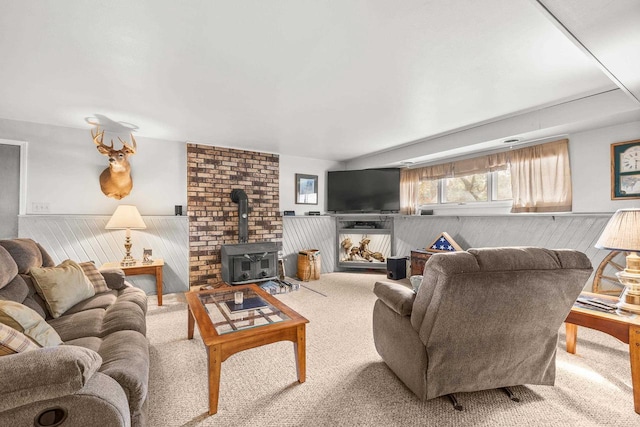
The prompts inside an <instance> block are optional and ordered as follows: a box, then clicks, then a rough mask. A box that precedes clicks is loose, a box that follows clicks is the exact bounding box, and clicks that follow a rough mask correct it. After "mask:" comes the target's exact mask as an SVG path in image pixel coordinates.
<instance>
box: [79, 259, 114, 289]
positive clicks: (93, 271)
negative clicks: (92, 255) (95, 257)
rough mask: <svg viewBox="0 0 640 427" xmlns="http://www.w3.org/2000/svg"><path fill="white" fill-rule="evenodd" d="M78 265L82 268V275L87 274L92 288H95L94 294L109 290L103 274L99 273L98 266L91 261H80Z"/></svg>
mask: <svg viewBox="0 0 640 427" xmlns="http://www.w3.org/2000/svg"><path fill="white" fill-rule="evenodd" d="M78 265H79V266H80V267H81V268H82V271H84V275H85V276H87V278H88V279H89V281H90V282H91V284H92V285H93V289H95V291H96V294H101V293H102V292H108V291H109V287H108V286H107V282H106V281H105V280H104V276H103V275H102V273H100V271H99V270H98V267H96V265H95V264H94V263H93V261H87V262H81V263H80V264H78Z"/></svg>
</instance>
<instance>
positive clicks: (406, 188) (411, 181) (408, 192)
mask: <svg viewBox="0 0 640 427" xmlns="http://www.w3.org/2000/svg"><path fill="white" fill-rule="evenodd" d="M419 183H420V173H419V170H418V169H400V213H401V214H404V215H413V214H414V213H415V212H416V205H417V204H418V184H419Z"/></svg>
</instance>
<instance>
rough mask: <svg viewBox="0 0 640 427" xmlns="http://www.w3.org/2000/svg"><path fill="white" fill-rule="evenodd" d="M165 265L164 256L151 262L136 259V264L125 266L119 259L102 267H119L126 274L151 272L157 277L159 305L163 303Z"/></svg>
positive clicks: (135, 274)
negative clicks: (144, 262) (163, 270)
mask: <svg viewBox="0 0 640 427" xmlns="http://www.w3.org/2000/svg"><path fill="white" fill-rule="evenodd" d="M163 266H164V260H163V259H162V258H156V259H154V260H153V262H152V263H151V264H143V263H142V262H141V261H136V264H135V265H130V266H126V267H123V266H121V265H120V262H119V261H116V262H107V263H105V264H102V267H100V268H119V269H121V270H122V271H124V274H125V275H126V276H137V275H140V274H150V275H152V276H155V277H156V290H157V292H158V305H162V267H163Z"/></svg>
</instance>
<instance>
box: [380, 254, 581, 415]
mask: <svg viewBox="0 0 640 427" xmlns="http://www.w3.org/2000/svg"><path fill="white" fill-rule="evenodd" d="M591 272H592V266H591V262H590V261H589V259H588V258H587V257H586V256H585V255H584V254H583V253H581V252H578V251H574V250H567V249H565V250H548V249H543V248H531V247H521V248H513V247H510V248H481V249H469V250H468V251H462V252H453V253H442V254H436V255H433V256H432V257H431V258H430V259H429V261H428V262H427V264H426V265H425V269H424V279H423V281H422V284H421V286H420V288H419V289H418V292H417V293H414V292H413V291H412V290H411V289H409V288H407V287H405V286H403V285H401V284H398V283H389V282H377V283H376V284H375V287H374V292H375V294H376V295H377V296H378V300H377V301H376V303H375V306H374V310H373V336H374V341H375V346H376V349H377V351H378V353H379V354H380V356H381V357H382V359H383V360H384V361H385V363H386V364H387V365H388V366H389V368H390V369H391V370H392V371H393V372H394V373H395V374H396V375H397V376H398V378H400V380H402V382H403V383H404V384H405V385H406V386H407V387H408V388H409V389H410V390H411V391H412V392H414V393H415V394H416V395H417V396H418V397H419V398H420V399H422V400H427V399H432V398H435V397H438V396H444V395H452V394H453V393H456V392H473V391H479V390H488V389H494V388H502V387H509V386H516V385H522V384H542V385H553V384H554V381H555V357H556V348H557V341H558V331H559V329H560V327H561V326H562V323H563V322H564V320H565V318H566V317H567V315H568V313H569V311H570V310H571V307H572V305H573V303H574V302H575V300H576V298H577V297H578V296H579V294H580V292H581V291H582V289H583V287H584V285H585V283H586V281H587V279H588V278H589V276H590V274H591ZM453 400H454V405H455V404H456V402H455V399H453Z"/></svg>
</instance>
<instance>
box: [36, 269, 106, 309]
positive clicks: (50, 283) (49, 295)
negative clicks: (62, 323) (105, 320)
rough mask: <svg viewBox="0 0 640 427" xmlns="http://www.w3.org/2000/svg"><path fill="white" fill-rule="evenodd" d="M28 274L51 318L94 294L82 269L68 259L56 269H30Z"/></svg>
mask: <svg viewBox="0 0 640 427" xmlns="http://www.w3.org/2000/svg"><path fill="white" fill-rule="evenodd" d="M29 274H30V275H31V277H33V281H34V284H35V286H36V290H37V291H38V294H40V296H41V297H42V298H43V299H44V300H45V302H46V303H47V308H48V309H49V313H51V316H53V318H58V317H60V315H62V313H64V312H65V311H67V310H69V309H70V308H71V307H73V306H74V305H76V304H77V303H79V302H80V301H84V300H86V299H87V298H91V297H92V296H94V295H95V294H96V292H95V290H94V288H93V285H92V284H91V282H90V281H89V279H88V278H87V276H85V274H84V272H83V271H82V268H81V267H80V266H79V265H78V264H77V263H75V262H73V261H71V260H70V259H68V260H66V261H63V262H62V263H61V264H60V265H58V266H56V267H41V268H32V269H31V270H29Z"/></svg>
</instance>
